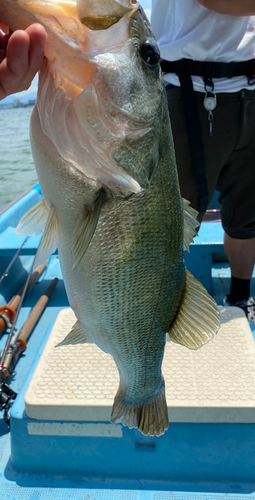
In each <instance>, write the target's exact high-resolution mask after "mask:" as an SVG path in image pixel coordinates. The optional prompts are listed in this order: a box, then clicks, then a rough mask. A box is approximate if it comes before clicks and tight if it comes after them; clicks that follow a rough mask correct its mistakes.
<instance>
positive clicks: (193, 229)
mask: <svg viewBox="0 0 255 500" xmlns="http://www.w3.org/2000/svg"><path fill="white" fill-rule="evenodd" d="M182 204H183V218H184V227H183V246H184V250H187V251H188V252H189V245H190V243H192V242H193V238H194V236H198V232H197V227H199V226H200V223H199V222H198V220H197V215H198V212H197V211H196V210H195V209H194V208H192V207H191V206H190V202H189V201H188V200H185V198H182Z"/></svg>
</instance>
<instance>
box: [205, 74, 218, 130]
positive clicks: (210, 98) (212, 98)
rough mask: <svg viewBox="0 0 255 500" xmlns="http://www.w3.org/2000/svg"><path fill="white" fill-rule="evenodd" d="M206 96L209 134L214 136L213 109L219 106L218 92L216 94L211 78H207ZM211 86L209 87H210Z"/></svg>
mask: <svg viewBox="0 0 255 500" xmlns="http://www.w3.org/2000/svg"><path fill="white" fill-rule="evenodd" d="M204 81H205V92H206V94H205V98H204V108H205V109H206V111H208V120H209V135H210V136H211V137H212V136H213V110H214V109H215V108H216V106H217V98H216V94H214V92H213V90H214V84H213V82H212V80H211V79H209V78H205V79H204ZM208 87H209V88H208Z"/></svg>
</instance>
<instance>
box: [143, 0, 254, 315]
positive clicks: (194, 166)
mask: <svg viewBox="0 0 255 500" xmlns="http://www.w3.org/2000/svg"><path fill="white" fill-rule="evenodd" d="M151 24H152V28H153V31H154V34H155V37H156V40H157V43H158V46H159V49H160V54H161V58H162V70H163V72H164V79H165V83H166V90H167V99H168V106H169V113H170V120H171V125H172V131H173V138H174V144H175V151H176V161H177V168H178V175H179V180H180V188H181V193H182V196H183V197H184V198H186V199H188V200H189V201H190V202H191V205H192V206H193V207H194V208H195V209H196V210H198V212H199V216H198V220H200V221H201V220H202V218H203V215H204V213H205V210H206V208H207V207H208V205H209V202H210V200H211V198H212V195H213V193H214V190H215V189H218V190H219V202H220V206H221V219H222V225H223V228H224V250H225V253H226V256H227V258H228V261H229V264H230V269H231V286H230V292H229V294H228V295H227V296H226V297H225V298H224V300H223V304H224V305H225V306H231V305H235V306H239V307H242V309H243V310H244V312H245V313H246V316H247V318H248V319H249V320H250V321H252V322H253V323H255V298H254V297H250V281H251V277H252V272H253V268H254V262H255V168H254V162H255V59H254V57H255V1H254V0H242V1H240V0H188V1H187V0H169V2H165V0H152V14H151ZM229 63H230V64H229Z"/></svg>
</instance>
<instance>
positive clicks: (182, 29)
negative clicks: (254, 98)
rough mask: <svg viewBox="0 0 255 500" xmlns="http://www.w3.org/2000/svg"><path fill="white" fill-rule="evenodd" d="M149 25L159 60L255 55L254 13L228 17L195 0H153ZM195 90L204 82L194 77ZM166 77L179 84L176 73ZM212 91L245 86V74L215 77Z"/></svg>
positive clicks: (238, 58)
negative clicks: (232, 76)
mask: <svg viewBox="0 0 255 500" xmlns="http://www.w3.org/2000/svg"><path fill="white" fill-rule="evenodd" d="M151 25H152V29H153V31H154V34H155V37H156V39H157V43H158V46H159V49H160V54H161V57H162V59H166V60H167V61H176V60H178V59H183V58H187V59H193V60H197V61H217V62H232V61H235V62H238V61H246V60H248V59H252V58H254V57H255V16H250V17H249V16H246V17H241V16H240V17H239V16H229V15H225V14H224V15H223V14H218V13H216V12H214V11H213V10H210V9H206V8H205V7H203V6H202V5H200V4H199V3H198V1H197V0H152V12H151ZM192 79H193V86H194V89H195V90H197V91H200V92H204V81H203V79H202V78H201V77H199V76H193V77H192ZM165 80H166V81H167V82H169V83H172V84H173V85H177V86H179V85H180V82H179V78H178V77H177V75H176V74H173V73H168V74H167V75H165ZM213 81H214V91H215V92H237V91H239V90H241V89H244V88H247V89H249V90H253V89H254V88H255V84H254V85H252V86H251V85H249V84H248V79H247V77H246V76H238V77H234V78H221V79H217V78H216V79H214V80H213Z"/></svg>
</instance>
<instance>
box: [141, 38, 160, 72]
mask: <svg viewBox="0 0 255 500" xmlns="http://www.w3.org/2000/svg"><path fill="white" fill-rule="evenodd" d="M140 53H141V57H142V59H143V60H144V62H145V63H146V64H147V66H149V67H150V68H154V67H155V66H157V64H158V63H159V60H160V53H159V48H158V46H157V44H156V42H153V41H150V42H149V41H148V40H146V42H144V43H143V44H142V45H141V48H140Z"/></svg>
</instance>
